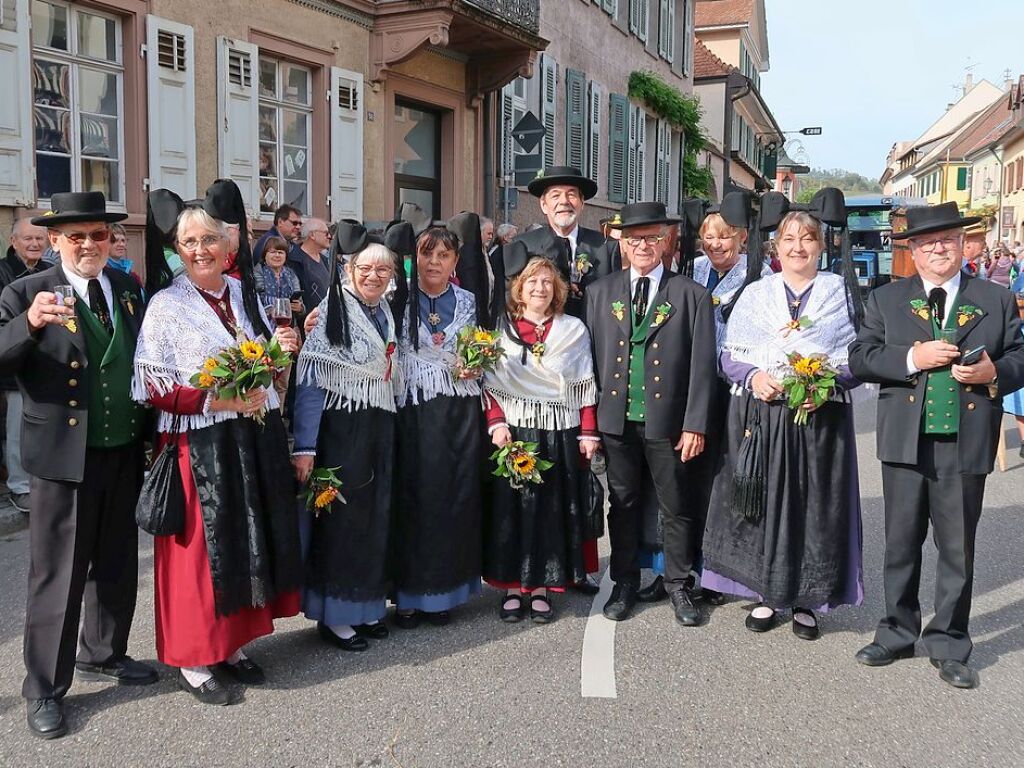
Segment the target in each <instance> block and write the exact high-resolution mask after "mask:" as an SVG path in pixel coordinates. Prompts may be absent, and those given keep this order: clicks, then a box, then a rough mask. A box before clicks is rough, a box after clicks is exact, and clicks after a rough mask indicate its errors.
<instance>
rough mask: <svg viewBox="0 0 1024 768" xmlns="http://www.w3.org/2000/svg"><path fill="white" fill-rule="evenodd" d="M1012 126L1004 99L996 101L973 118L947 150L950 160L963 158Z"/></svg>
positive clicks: (998, 136)
mask: <svg viewBox="0 0 1024 768" xmlns="http://www.w3.org/2000/svg"><path fill="white" fill-rule="evenodd" d="M1012 125H1013V120H1012V117H1011V112H1010V110H1009V109H1007V101H1006V99H1005V98H1000V99H997V100H996V102H995V104H993V105H992V106H991V107H989V108H988V109H986V110H984V111H983V112H982V113H981V114H980V115H978V116H977V117H975V118H974V120H973V121H972V123H971V125H970V126H969V127H968V128H967V129H966V130H965V131H964V132H963V133H962V134H961V135H960V137H959V138H958V139H957V140H956V141H955V142H954V143H953V145H952V146H950V148H949V156H950V158H964V157H966V156H967V155H969V154H971V152H973V151H974V150H976V149H979V148H981V147H983V146H985V145H986V144H989V143H991V142H993V141H995V140H996V139H998V138H1000V137H1001V136H1002V135H1003V134H1004V133H1006V132H1007V131H1008V130H1010V128H1011V127H1012Z"/></svg>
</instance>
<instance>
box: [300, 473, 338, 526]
mask: <svg viewBox="0 0 1024 768" xmlns="http://www.w3.org/2000/svg"><path fill="white" fill-rule="evenodd" d="M339 469H341V467H318V468H317V469H314V470H313V471H312V472H310V473H309V480H308V481H307V483H306V492H305V496H306V509H308V510H309V511H310V512H312V513H313V515H314V517H319V516H320V513H321V512H324V511H328V512H329V511H330V509H331V505H333V504H334V502H336V501H340V502H341V503H342V504H346V503H347V502H346V501H345V497H344V496H342V495H341V480H339V479H338V475H337V472H338V470H339Z"/></svg>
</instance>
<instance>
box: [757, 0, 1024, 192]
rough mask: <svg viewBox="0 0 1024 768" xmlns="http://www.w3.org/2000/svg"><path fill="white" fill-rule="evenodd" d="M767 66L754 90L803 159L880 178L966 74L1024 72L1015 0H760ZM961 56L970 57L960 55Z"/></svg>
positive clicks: (995, 79)
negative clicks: (793, 135)
mask: <svg viewBox="0 0 1024 768" xmlns="http://www.w3.org/2000/svg"><path fill="white" fill-rule="evenodd" d="M765 5H766V11H767V15H768V46H769V56H770V59H771V61H770V64H771V68H770V69H769V71H768V72H766V73H764V74H763V75H762V76H761V92H762V94H763V95H764V97H765V100H766V101H767V102H768V106H769V107H770V108H771V110H772V112H773V113H774V115H775V119H776V121H777V122H778V123H779V126H780V127H781V128H782V130H784V131H788V130H798V129H800V128H803V127H805V126H817V125H820V126H821V127H822V135H821V136H817V137H814V136H812V137H807V138H804V137H798V138H800V140H801V141H802V142H803V146H804V149H805V150H806V152H807V161H808V162H809V164H810V165H812V166H814V167H820V168H845V169H846V170H850V171H856V172H857V173H861V174H863V175H865V176H868V177H869V178H874V179H877V178H878V177H879V176H881V174H882V171H883V170H884V165H885V156H886V153H887V152H888V151H889V148H890V147H891V146H892V145H893V143H894V142H896V141H902V140H909V139H915V138H917V137H918V136H919V135H920V134H921V133H923V132H924V130H925V129H926V128H927V127H928V126H929V125H931V123H933V122H934V121H935V120H936V119H937V118H938V117H939V116H940V115H941V114H942V112H943V111H945V109H946V105H947V104H948V103H949V102H951V101H954V100H956V99H957V98H959V96H958V93H959V92H958V91H954V89H953V88H952V85H953V84H954V83H960V84H962V83H963V81H964V76H965V75H966V69H965V67H967V66H968V65H969V64H976V65H977V66H976V67H974V69H973V70H972V71H973V74H974V81H975V82H978V81H979V80H981V79H983V78H984V79H986V80H988V81H989V82H991V83H993V84H994V85H997V86H999V87H1000V88H1001V87H1002V84H1003V80H1004V75H1003V73H1004V72H1005V70H1006V69H1010V71H1011V77H1012V78H1014V79H1016V78H1017V77H1018V76H1019V75H1020V74H1021V73H1022V72H1024V0H856V2H847V1H845V0H766V2H765ZM968 57H969V58H968Z"/></svg>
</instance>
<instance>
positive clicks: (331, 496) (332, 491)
mask: <svg viewBox="0 0 1024 768" xmlns="http://www.w3.org/2000/svg"><path fill="white" fill-rule="evenodd" d="M336 498H338V489H337V488H325V489H324V490H322V491H320V493H318V494H317V495H316V500H315V501H314V502H313V506H314V507H316V508H317V509H323V508H324V507H326V506H328V505H330V504H331V502H333V501H334V500H335V499H336Z"/></svg>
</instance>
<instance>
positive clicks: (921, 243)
mask: <svg viewBox="0 0 1024 768" xmlns="http://www.w3.org/2000/svg"><path fill="white" fill-rule="evenodd" d="M910 242H912V243H913V244H914V247H915V248H917V249H918V250H919V251H921V252H922V253H934V251H935V249H936V248H937V247H938V245H939V243H942V249H943V250H945V251H948V250H949V249H950V248H952V247H953V246H956V245H959V244H960V235H948V236H946V237H939V238H936V239H935V240H911V241H910Z"/></svg>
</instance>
